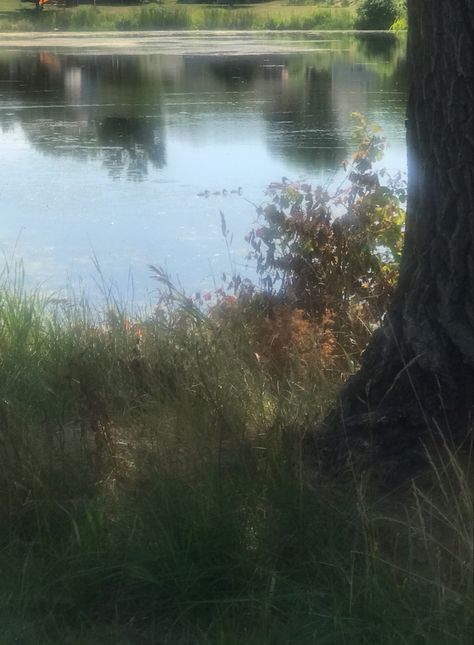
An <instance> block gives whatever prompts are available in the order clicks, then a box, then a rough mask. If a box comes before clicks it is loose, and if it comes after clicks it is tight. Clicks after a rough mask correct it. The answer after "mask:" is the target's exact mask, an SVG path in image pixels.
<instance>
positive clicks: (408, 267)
mask: <svg viewBox="0 0 474 645" xmlns="http://www.w3.org/2000/svg"><path fill="white" fill-rule="evenodd" d="M473 1H474V0H449V1H447V0H446V1H441V0H409V2H408V20H409V22H408V24H409V27H408V67H409V74H410V96H409V102H408V110H407V143H408V204H407V222H406V236H405V248H404V254H403V259H402V263H401V267H400V278H399V284H398V287H397V290H396V294H395V297H394V300H393V302H392V306H391V309H390V311H389V313H388V314H387V317H386V320H385V323H384V325H383V327H382V328H381V329H380V330H378V331H377V332H376V333H375V334H374V336H373V338H372V340H371V342H370V343H369V345H368V347H367V350H366V352H365V354H364V356H363V360H362V366H361V369H360V371H359V372H358V373H357V374H355V375H354V376H353V377H352V378H351V379H350V380H349V381H348V383H347V384H346V386H345V387H344V388H343V390H342V391H341V393H340V397H339V400H338V404H337V409H336V410H334V411H333V412H332V414H331V415H330V416H329V418H328V419H327V420H326V423H325V428H324V429H323V433H322V445H323V448H324V450H323V452H322V455H323V460H324V461H326V462H327V461H328V460H329V462H334V461H337V462H338V463H340V460H346V459H347V457H348V456H349V454H350V455H352V456H356V457H357V456H359V457H360V458H362V460H363V462H365V463H371V464H376V463H382V464H383V469H384V471H385V473H388V472H390V464H392V465H393V467H394V468H393V469H394V470H396V471H397V472H398V475H400V472H401V470H400V467H401V463H403V462H404V463H406V464H407V465H408V464H411V465H413V463H414V462H413V459H414V458H415V459H416V458H417V457H419V456H420V454H421V450H420V446H421V444H422V443H423V440H424V439H426V438H427V437H428V436H429V435H430V434H433V433H434V434H435V435H436V434H437V435H438V436H439V433H440V432H441V433H443V434H445V436H446V434H447V433H449V436H450V437H452V438H453V439H454V440H455V441H462V440H463V438H465V437H466V434H467V433H468V429H469V427H470V423H471V413H472V404H473V398H472V397H473V395H472V387H473V334H472V332H473V198H472V194H473V187H472V186H473V179H474V177H473V96H472V94H473V86H472V82H473ZM320 447H321V446H320ZM320 454H321V453H320Z"/></svg>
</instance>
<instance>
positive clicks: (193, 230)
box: [0, 35, 405, 287]
mask: <svg viewBox="0 0 474 645" xmlns="http://www.w3.org/2000/svg"><path fill="white" fill-rule="evenodd" d="M298 38H301V39H303V38H304V39H305V42H307V44H308V47H311V45H312V44H314V51H308V52H305V53H293V54H268V55H266V54H262V55H240V56H229V55H228V56H215V55H182V54H175V55H169V56H167V55H162V54H146V55H115V54H114V55H108V54H101V55H95V54H89V53H85V54H83V55H80V54H79V53H74V54H69V53H57V52H50V51H44V52H37V51H26V52H21V53H13V52H7V51H2V50H0V174H1V177H2V180H3V182H4V186H5V189H4V191H3V194H2V206H1V209H2V214H3V217H4V231H3V238H2V237H0V244H1V243H2V241H3V244H4V247H6V248H10V247H12V246H13V244H14V239H16V236H17V235H18V231H19V229H20V228H22V229H24V230H25V231H26V233H25V235H29V238H28V241H29V244H30V246H29V247H28V248H30V249H31V248H35V249H36V253H37V255H38V256H39V257H40V258H41V257H43V265H44V268H45V270H44V275H45V278H46V279H50V278H51V276H54V275H55V274H56V273H57V272H58V271H65V270H67V271H71V272H73V273H74V271H78V270H79V268H81V270H82V269H83V267H84V264H85V258H87V257H88V256H89V255H90V249H91V246H92V247H94V248H95V249H99V250H100V249H103V248H105V249H106V255H107V257H106V260H105V263H106V266H105V267H104V270H105V271H106V273H108V274H109V275H114V276H115V275H117V271H118V267H122V266H126V267H128V266H129V265H130V264H132V265H134V266H135V269H136V267H141V268H138V269H136V270H137V271H138V273H139V274H140V271H141V274H140V275H139V276H138V279H141V278H142V277H143V275H144V274H145V273H146V268H145V267H146V265H147V263H152V262H155V263H157V262H158V263H159V262H160V261H161V260H162V259H163V257H165V258H168V262H169V265H170V269H171V271H172V272H176V273H179V275H180V276H181V278H182V281H183V284H184V285H185V286H186V287H188V286H191V285H192V284H193V281H194V282H195V281H196V280H199V279H200V278H202V277H203V276H205V275H207V274H208V273H209V262H210V258H213V260H212V261H213V262H214V258H217V260H216V263H218V258H219V256H220V254H221V253H222V243H221V240H220V233H219V231H220V227H219V216H218V212H219V210H220V209H224V211H225V213H226V216H227V217H228V218H229V220H232V221H230V226H231V228H232V230H233V231H234V234H235V235H234V239H236V240H239V239H242V238H243V235H244V234H245V232H247V230H248V228H249V227H250V224H251V222H252V220H253V218H254V216H255V214H254V209H253V207H250V206H249V204H248V202H245V203H244V202H243V201H242V199H241V198H240V197H239V195H235V194H231V189H233V188H236V187H237V186H242V187H243V193H244V196H245V197H246V198H247V199H248V200H249V201H253V202H260V201H261V200H262V199H263V195H264V189H265V187H266V185H268V183H269V182H270V181H272V180H275V179H278V178H279V177H281V176H282V175H286V176H289V177H295V176H300V175H304V176H305V177H309V178H314V179H324V178H325V177H327V176H328V175H329V174H331V173H334V172H335V171H336V170H337V168H338V167H339V164H340V161H341V160H342V159H344V158H345V157H346V156H347V155H348V153H349V150H350V147H351V131H352V128H353V124H352V122H351V119H350V114H351V112H353V111H362V112H366V113H367V114H368V115H369V118H371V119H373V120H374V121H378V122H379V123H380V124H381V125H382V126H383V127H384V129H385V131H386V133H387V136H388V138H389V139H390V140H391V142H392V149H391V155H392V158H391V159H390V160H389V163H388V165H390V164H392V166H394V167H402V166H404V149H405V144H404V111H405V58H404V42H403V41H401V40H399V39H397V38H395V37H392V38H389V39H385V40H382V41H376V40H374V39H373V38H372V39H368V40H367V39H361V38H355V37H346V36H344V37H340V41H339V42H338V43H336V45H334V43H333V44H332V45H331V47H330V48H329V47H328V48H327V49H324V48H323V45H324V44H323V43H322V41H321V40H319V41H314V42H313V41H312V40H311V39H310V37H309V36H308V35H305V36H303V35H299V36H298ZM384 42H385V43H386V45H384V44H383V43H384ZM25 167H34V168H35V169H36V170H35V172H34V173H29V175H28V182H29V184H28V185H29V191H28V192H27V193H25V181H26V179H25V170H24V169H25ZM45 187H47V188H46V189H45ZM224 189H226V192H224ZM205 191H209V194H215V195H217V194H220V195H221V197H219V198H217V197H216V198H215V199H214V201H212V200H211V199H208V200H204V199H202V198H198V197H197V195H198V194H203V193H204V192H205ZM224 194H227V198H226V201H225V202H224V201H223V198H222V195H224ZM33 199H34V203H33ZM219 199H220V200H221V201H219ZM137 212H139V213H140V216H139V217H138V216H137V215H136V213H137ZM132 214H133V217H132ZM71 232H73V237H74V239H72V238H71ZM70 238H71V239H70ZM41 249H47V252H46V251H45V252H44V253H43V255H42V251H41ZM236 253H241V256H242V257H243V256H244V254H245V247H244V245H243V244H241V245H240V247H239V248H237V249H236ZM38 262H39V264H41V261H40V260H38ZM35 266H37V265H35ZM225 268H226V269H227V268H228V267H225ZM137 282H138V280H137Z"/></svg>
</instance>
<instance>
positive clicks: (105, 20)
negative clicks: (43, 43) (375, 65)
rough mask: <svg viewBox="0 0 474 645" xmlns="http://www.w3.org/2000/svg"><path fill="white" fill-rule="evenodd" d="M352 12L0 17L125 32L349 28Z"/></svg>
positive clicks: (145, 10)
mask: <svg viewBox="0 0 474 645" xmlns="http://www.w3.org/2000/svg"><path fill="white" fill-rule="evenodd" d="M353 22H354V12H353V11H352V10H351V9H344V8H343V9H331V8H326V7H314V8H311V9H308V10H307V12H305V13H304V14H303V15H299V14H297V13H291V12H288V11H287V10H286V8H285V7H277V8H276V9H273V10H272V11H268V12H266V13H264V12H263V11H262V10H258V11H257V10H254V9H247V8H233V7H228V8H222V7H212V6H211V7H203V8H200V7H195V6H192V7H183V6H179V7H177V6H166V5H148V6H145V7H136V8H131V9H127V10H122V11H119V12H111V11H107V10H106V9H103V8H94V7H79V8H77V9H53V8H48V9H46V10H45V11H44V12H42V13H41V14H40V15H35V14H34V13H33V12H26V11H25V12H21V15H20V14H19V15H18V16H16V15H14V14H13V13H12V14H11V17H10V18H9V19H3V20H0V30H1V31H50V30H53V29H59V30H63V31H104V30H105V31H108V30H110V31H114V30H115V31H124V30H132V31H135V30H136V31H138V30H155V29H156V30H166V29H183V30H188V29H191V30H192V29H229V30H267V29H277V30H285V29H289V30H304V29H351V28H352V27H353Z"/></svg>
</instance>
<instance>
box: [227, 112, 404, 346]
mask: <svg viewBox="0 0 474 645" xmlns="http://www.w3.org/2000/svg"><path fill="white" fill-rule="evenodd" d="M354 116H356V117H357V118H358V120H359V125H358V127H357V128H356V129H355V131H354V139H355V142H356V143H357V145H358V148H357V150H356V152H355V153H354V155H353V161H352V164H351V165H350V167H348V168H347V171H346V172H347V176H346V180H345V181H343V182H342V183H341V184H340V186H339V187H338V188H337V189H336V190H335V191H334V192H332V193H331V192H330V191H329V188H328V187H321V186H317V187H312V186H311V185H309V184H304V183H291V182H289V181H288V180H286V178H285V179H284V180H282V181H281V182H275V183H273V184H271V185H270V187H269V190H268V194H269V196H270V197H271V198H272V200H271V203H269V204H266V205H265V206H263V207H261V208H259V215H260V217H261V220H263V221H261V225H260V226H259V227H258V228H255V229H254V230H252V231H251V232H250V233H249V235H248V236H247V241H248V242H249V244H250V245H251V247H252V251H251V253H250V257H252V258H253V259H254V260H255V261H256V269H257V272H258V274H259V275H260V280H261V284H262V287H263V289H264V291H265V292H266V293H267V296H268V303H270V304H269V305H268V306H267V309H268V310H269V311H270V315H274V311H273V310H274V306H273V305H272V304H271V303H272V301H273V302H275V299H276V302H278V303H280V304H281V303H284V304H285V305H286V306H290V308H293V309H295V310H296V309H299V310H301V311H303V312H304V314H305V316H306V317H307V318H308V319H310V320H311V322H312V323H314V324H316V325H317V326H319V327H320V330H321V331H322V332H324V333H325V334H327V332H328V330H331V333H332V334H335V335H336V337H337V338H338V339H340V344H342V345H343V346H344V351H345V352H349V353H350V352H351V349H350V348H351V347H352V348H353V349H354V348H355V350H356V352H357V353H358V352H359V351H360V350H361V349H362V348H363V346H364V345H365V343H366V341H367V339H368V336H369V334H370V331H371V329H372V328H373V326H374V325H377V324H379V322H380V320H381V317H382V315H383V314H384V312H385V311H386V310H387V308H388V304H389V300H390V297H391V295H392V292H393V288H394V285H395V282H396V278H397V274H398V263H399V259H400V254H401V249H402V245H403V226H404V210H403V203H404V201H405V182H404V181H403V180H402V179H401V177H400V175H397V176H396V177H394V178H391V177H389V176H388V175H387V173H386V172H385V171H384V170H378V169H377V168H376V166H375V164H376V162H378V161H379V160H380V159H381V158H382V156H383V152H384V147H385V140H384V139H383V138H382V137H381V136H380V135H379V131H380V128H379V127H378V126H376V125H372V126H369V125H368V124H367V123H366V121H365V118H364V117H363V116H362V115H360V114H357V115H354ZM344 165H345V166H346V164H344ZM242 285H243V287H244V288H243V289H242ZM233 286H234V287H237V291H238V292H239V293H240V294H242V293H243V297H244V298H247V299H248V298H249V297H255V296H253V295H252V290H250V295H249V288H248V285H247V284H245V283H242V282H241V281H239V279H238V278H237V280H236V278H235V277H234V284H233ZM254 291H255V290H254ZM272 312H273V313H272ZM325 343H327V340H326V341H325Z"/></svg>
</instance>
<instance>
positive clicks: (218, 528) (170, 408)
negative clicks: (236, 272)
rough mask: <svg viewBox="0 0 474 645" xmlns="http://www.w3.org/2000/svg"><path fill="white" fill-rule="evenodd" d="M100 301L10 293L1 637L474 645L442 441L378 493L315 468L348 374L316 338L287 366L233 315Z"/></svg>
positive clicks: (465, 512) (2, 328) (2, 298)
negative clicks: (397, 484)
mask: <svg viewBox="0 0 474 645" xmlns="http://www.w3.org/2000/svg"><path fill="white" fill-rule="evenodd" d="M104 311H105V313H104V314H103V316H99V315H98V314H97V313H95V312H92V311H91V310H90V309H89V307H88V306H87V304H86V303H84V302H82V303H81V302H76V303H70V302H67V301H61V300H54V299H52V298H49V299H48V298H46V297H43V296H41V295H39V294H37V293H28V292H26V291H25V290H24V288H23V286H22V281H21V276H20V278H13V279H6V280H5V284H4V285H3V287H2V289H1V290H0V395H1V396H0V461H1V464H2V468H1V471H0V548H1V550H0V571H1V576H0V625H1V626H2V627H1V636H0V642H1V643H2V645H9V644H10V643H25V645H26V644H28V645H30V644H32V643H41V644H43V643H44V644H49V643H51V644H52V643H55V644H56V643H57V644H59V643H61V645H62V644H66V643H74V644H79V643H84V644H86V643H87V644H88V645H89V644H93V643H114V644H116V643H160V644H161V643H169V644H175V643H180V644H183V645H184V644H195V643H203V644H204V643H209V644H212V645H218V644H222V645H224V644H225V645H228V644H236V645H244V644H245V645H247V644H249V645H252V644H255V645H257V644H258V645H262V644H268V645H270V644H271V645H279V644H292V645H293V644H306V643H308V644H310V643H318V644H319V643H334V644H339V643H348V644H352V643H353V644H354V645H355V644H357V645H359V644H364V643H366V644H369V643H370V644H374V643H388V644H389V643H393V644H395V643H396V644H397V645H398V644H401V643H411V644H413V645H415V644H416V645H420V644H423V643H426V644H428V643H429V644H430V645H431V644H433V643H440V644H442V643H443V644H444V643H446V644H448V643H453V644H455V643H468V642H469V641H470V637H471V632H470V628H471V619H472V607H471V605H472V603H471V599H472V590H471V581H472V498H471V491H470V487H469V486H468V474H467V473H466V470H465V469H463V468H462V467H461V461H460V460H459V459H458V457H457V455H455V454H454V453H453V452H452V451H450V449H449V447H448V446H447V445H443V444H442V445H441V446H439V447H438V448H437V449H434V448H432V449H431V450H432V469H431V472H430V474H429V475H427V476H426V477H425V479H424V480H420V481H418V482H414V483H412V484H411V485H410V484H408V485H407V486H406V488H405V489H404V490H400V491H397V492H395V493H392V494H391V495H390V496H389V497H386V498H383V499H380V498H375V497H374V495H373V494H371V491H370V490H366V489H365V487H364V485H363V483H361V482H360V481H356V480H355V479H352V480H351V478H350V477H349V478H348V477H347V476H344V475H347V473H346V474H344V473H341V479H340V481H339V482H338V481H335V480H334V479H328V478H325V477H323V476H322V475H321V474H320V473H318V472H317V469H316V470H315V468H314V467H313V468H311V469H308V468H307V467H306V466H305V463H304V455H302V454H301V439H302V437H301V433H300V432H299V431H298V428H299V427H301V424H302V422H303V421H304V420H305V419H307V418H315V419H318V418H320V417H321V416H322V415H323V414H324V413H325V411H326V409H327V407H328V405H330V404H331V401H332V399H333V395H334V391H335V388H336V387H337V385H338V381H339V380H340V378H341V374H340V373H339V374H336V375H334V373H333V372H331V370H329V369H328V370H326V369H325V368H324V365H322V364H321V362H320V361H318V360H317V354H318V351H319V348H318V341H317V338H315V344H314V347H312V348H310V350H308V348H307V347H306V349H305V354H304V356H305V358H304V360H303V357H302V355H301V354H300V353H298V351H297V349H296V348H291V347H290V348H289V350H290V351H289V352H288V355H287V362H286V363H285V365H284V369H283V370H282V369H280V370H277V371H275V369H273V368H272V365H271V360H269V358H268V357H264V356H258V355H257V356H256V354H255V346H254V343H253V335H252V329H251V325H249V323H248V317H247V318H246V319H245V320H247V323H245V324H244V323H243V319H242V318H240V317H239V313H238V311H237V313H235V315H231V316H218V317H216V316H206V315H203V314H202V313H201V312H200V311H199V310H197V309H196V308H194V307H193V306H192V305H191V303H190V302H188V301H186V300H185V299H182V300H181V301H180V302H176V301H175V307H174V309H173V310H172V311H163V310H157V311H155V312H153V314H152V315H150V316H147V317H144V318H143V319H142V320H141V321H136V322H133V321H130V320H129V319H128V318H127V317H126V315H125V313H124V312H123V311H121V310H120V308H119V307H117V306H116V305H113V304H112V305H111V304H110V303H109V304H108V306H107V308H106V309H105V310H104ZM309 351H313V352H314V356H315V360H314V361H311V360H308V355H309V354H308V352H309Z"/></svg>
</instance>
